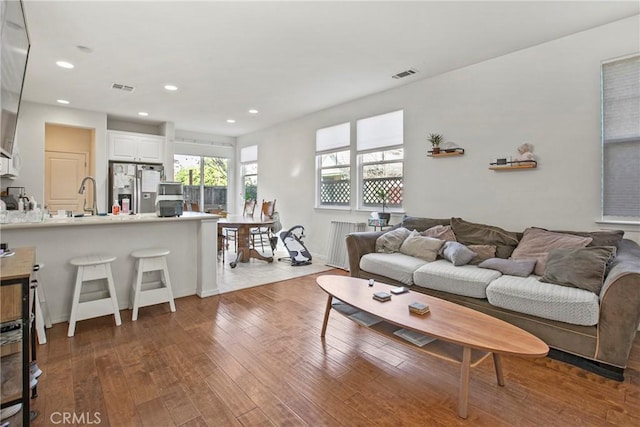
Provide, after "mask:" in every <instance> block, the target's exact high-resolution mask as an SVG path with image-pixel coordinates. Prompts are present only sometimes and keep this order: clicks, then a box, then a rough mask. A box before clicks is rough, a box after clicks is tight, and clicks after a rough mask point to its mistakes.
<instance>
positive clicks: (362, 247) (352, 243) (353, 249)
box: [346, 231, 386, 277]
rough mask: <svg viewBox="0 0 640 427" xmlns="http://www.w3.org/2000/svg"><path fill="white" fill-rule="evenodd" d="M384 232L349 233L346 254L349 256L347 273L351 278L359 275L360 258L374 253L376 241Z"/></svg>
mask: <svg viewBox="0 0 640 427" xmlns="http://www.w3.org/2000/svg"><path fill="white" fill-rule="evenodd" d="M385 232H386V231H359V232H355V233H349V234H347V237H346V242H347V254H348V255H349V273H350V275H351V277H359V275H360V258H362V256H363V255H366V254H368V253H371V252H375V251H376V240H377V239H378V237H380V236H382V235H383V234H384V233H385Z"/></svg>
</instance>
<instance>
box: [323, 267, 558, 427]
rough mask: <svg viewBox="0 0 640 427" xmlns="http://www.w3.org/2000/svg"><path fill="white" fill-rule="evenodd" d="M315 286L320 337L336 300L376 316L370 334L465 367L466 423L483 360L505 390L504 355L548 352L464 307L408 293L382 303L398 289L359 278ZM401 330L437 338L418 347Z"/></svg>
mask: <svg viewBox="0 0 640 427" xmlns="http://www.w3.org/2000/svg"><path fill="white" fill-rule="evenodd" d="M317 283H318V285H319V286H320V288H322V290H324V291H325V292H326V293H327V294H329V296H328V298H327V306H326V311H325V313H324V322H323V324H322V333H321V335H320V336H321V337H322V338H324V336H325V332H326V330H327V322H328V320H329V313H330V311H331V308H332V305H331V303H332V299H333V297H335V298H337V299H339V300H341V301H342V302H344V303H346V304H349V305H351V306H353V307H356V308H358V309H359V310H361V311H364V312H367V313H369V314H373V315H374V316H377V317H379V318H381V319H383V321H381V322H379V323H376V324H375V325H372V326H370V329H371V330H373V331H375V332H378V333H381V334H383V335H385V336H387V337H389V338H391V339H394V340H396V341H398V342H401V343H403V344H407V345H409V346H411V347H414V348H416V349H419V350H421V351H424V352H425V353H428V354H431V355H433V356H435V357H439V358H441V359H445V360H449V361H452V362H456V363H460V364H461V372H460V391H459V402H458V415H459V416H460V417H462V418H467V402H468V396H469V371H470V368H471V367H475V366H477V365H478V364H479V363H480V362H482V361H483V360H484V359H486V358H487V357H489V356H490V355H493V363H494V366H495V370H496V378H497V382H498V385H500V386H504V376H503V375H502V364H501V360H500V355H502V354H504V355H513V356H522V357H544V356H546V355H547V353H548V352H549V347H548V346H547V344H545V343H544V342H543V341H542V340H540V339H539V338H537V337H535V336H534V335H531V334H530V333H528V332H526V331H523V330H522V329H520V328H518V327H516V326H514V325H511V324H510V323H507V322H504V321H502V320H500V319H497V318H495V317H491V316H489V315H487V314H484V313H480V312H479V311H476V310H472V309H470V308H467V307H463V306H461V305H458V304H455V303H452V302H449V301H445V300H442V299H439V298H435V297H431V296H428V295H425V294H422V293H419V292H413V291H410V292H408V293H405V294H400V295H393V296H392V297H391V301H387V302H379V301H376V300H374V299H373V298H372V296H373V293H374V292H379V291H386V292H389V291H390V290H391V289H393V288H395V286H391V285H387V284H384V283H379V282H375V283H374V285H373V287H369V286H368V283H369V281H368V280H365V279H357V278H355V277H347V276H335V275H326V276H320V277H318V279H317ZM414 301H418V302H421V303H423V304H428V305H429V307H430V312H429V313H427V314H425V315H418V314H414V313H411V312H409V309H408V305H409V304H410V303H412V302H414ZM398 329H409V330H412V331H415V332H419V333H421V334H424V335H429V336H431V337H434V338H436V341H433V342H431V343H428V344H426V345H424V346H423V347H419V346H416V345H413V344H411V343H409V342H408V341H406V340H404V339H402V338H400V337H398V336H396V335H394V334H393V332H395V331H396V330H398Z"/></svg>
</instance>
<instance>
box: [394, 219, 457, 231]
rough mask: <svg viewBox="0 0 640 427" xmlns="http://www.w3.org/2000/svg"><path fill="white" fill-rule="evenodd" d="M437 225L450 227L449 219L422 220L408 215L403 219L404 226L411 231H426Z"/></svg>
mask: <svg viewBox="0 0 640 427" xmlns="http://www.w3.org/2000/svg"><path fill="white" fill-rule="evenodd" d="M436 225H449V218H443V219H437V218H421V217H417V216H407V215H405V216H404V217H402V226H403V227H404V228H408V229H409V230H418V231H424V230H427V229H429V228H431V227H434V226H436Z"/></svg>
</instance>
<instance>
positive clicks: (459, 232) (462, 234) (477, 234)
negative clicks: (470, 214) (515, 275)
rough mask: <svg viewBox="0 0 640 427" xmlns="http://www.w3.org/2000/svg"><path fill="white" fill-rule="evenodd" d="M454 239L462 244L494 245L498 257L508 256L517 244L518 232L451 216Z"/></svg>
mask: <svg viewBox="0 0 640 427" xmlns="http://www.w3.org/2000/svg"><path fill="white" fill-rule="evenodd" d="M451 228H452V229H453V232H454V233H455V235H456V240H457V241H458V242H460V243H462V244H464V245H467V246H469V245H494V246H495V247H496V256H497V257H498V258H509V256H510V255H511V252H513V250H514V249H515V247H516V246H518V240H519V239H518V234H517V233H514V232H512V231H507V230H504V229H502V228H500V227H496V226H493V225H487V224H477V223H473V222H468V221H465V220H463V219H462V218H451Z"/></svg>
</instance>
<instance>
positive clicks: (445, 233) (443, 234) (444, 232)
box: [420, 225, 456, 242]
mask: <svg viewBox="0 0 640 427" xmlns="http://www.w3.org/2000/svg"><path fill="white" fill-rule="evenodd" d="M420 234H421V235H423V236H426V237H435V238H436V239H440V240H445V241H453V242H455V241H456V235H455V234H454V233H453V230H452V229H451V226H450V225H436V226H435V227H431V228H429V229H427V230H424V231H423V232H421V233H420Z"/></svg>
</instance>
